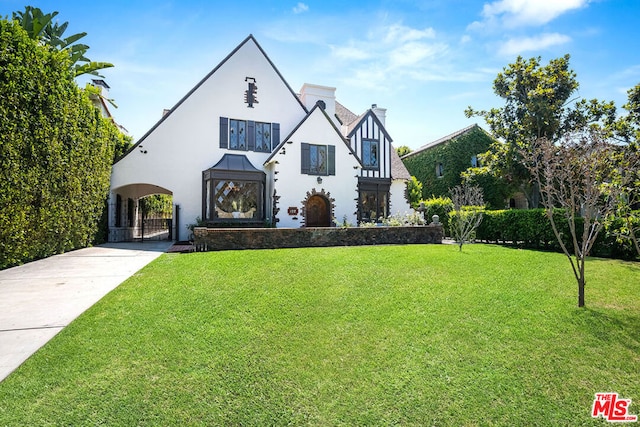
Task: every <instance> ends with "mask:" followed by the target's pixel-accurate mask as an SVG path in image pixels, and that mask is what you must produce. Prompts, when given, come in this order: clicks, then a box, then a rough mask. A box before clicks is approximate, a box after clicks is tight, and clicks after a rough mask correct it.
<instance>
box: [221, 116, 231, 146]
mask: <svg viewBox="0 0 640 427" xmlns="http://www.w3.org/2000/svg"><path fill="white" fill-rule="evenodd" d="M220 148H229V119H228V118H226V117H220Z"/></svg>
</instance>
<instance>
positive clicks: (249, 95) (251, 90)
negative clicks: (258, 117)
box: [244, 77, 259, 108]
mask: <svg viewBox="0 0 640 427" xmlns="http://www.w3.org/2000/svg"><path fill="white" fill-rule="evenodd" d="M244 81H245V82H247V85H248V87H247V90H245V91H244V103H245V104H247V107H249V108H253V104H259V102H258V98H257V96H256V95H257V94H258V86H256V79H255V78H253V77H245V78H244Z"/></svg>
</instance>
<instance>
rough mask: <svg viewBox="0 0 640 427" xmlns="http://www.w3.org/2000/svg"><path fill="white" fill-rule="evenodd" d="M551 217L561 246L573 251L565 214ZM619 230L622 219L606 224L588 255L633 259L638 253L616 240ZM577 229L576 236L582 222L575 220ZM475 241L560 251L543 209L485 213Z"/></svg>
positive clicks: (556, 213)
mask: <svg viewBox="0 0 640 427" xmlns="http://www.w3.org/2000/svg"><path fill="white" fill-rule="evenodd" d="M553 215H554V220H555V221H556V224H557V225H558V229H559V231H560V233H561V234H562V235H563V237H564V238H565V241H564V243H565V244H566V245H567V247H568V248H569V249H570V250H573V243H572V242H571V233H570V232H569V228H568V227H569V225H568V223H567V220H566V218H565V216H564V213H563V212H562V211H561V210H560V209H556V210H555V211H554V213H553ZM622 226H623V221H622V219H616V220H614V221H612V222H611V223H609V224H607V226H606V227H605V229H604V230H603V231H602V232H601V233H600V234H599V236H598V239H597V240H596V242H595V244H594V246H593V249H592V250H591V253H590V255H591V256H599V257H609V258H619V259H627V260H629V259H634V258H635V257H636V256H637V253H636V252H635V249H634V248H633V245H632V244H631V242H629V241H628V240H626V239H620V237H619V230H620V229H621V228H622ZM576 227H577V228H578V233H577V234H578V235H581V233H582V231H581V227H582V221H581V219H580V218H577V219H576ZM476 239H477V240H482V241H485V242H491V243H502V244H505V243H506V244H510V245H513V246H519V247H523V248H534V249H548V250H553V251H560V245H559V244H558V241H557V239H556V237H555V235H554V234H553V230H552V229H551V223H550V221H549V218H548V217H547V215H546V213H545V210H544V209H527V210H520V209H510V210H500V211H485V212H484V219H483V220H482V223H481V224H480V226H479V227H478V229H477V230H476Z"/></svg>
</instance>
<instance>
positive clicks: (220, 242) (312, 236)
mask: <svg viewBox="0 0 640 427" xmlns="http://www.w3.org/2000/svg"><path fill="white" fill-rule="evenodd" d="M193 235H194V246H195V249H196V251H198V252H204V251H222V250H233V249H277V248H304V247H327V246H365V245H403V244H440V243H442V238H443V229H442V225H440V224H438V225H433V224H431V225H425V226H413V227H317V228H315V227H312V228H206V227H195V228H194V230H193Z"/></svg>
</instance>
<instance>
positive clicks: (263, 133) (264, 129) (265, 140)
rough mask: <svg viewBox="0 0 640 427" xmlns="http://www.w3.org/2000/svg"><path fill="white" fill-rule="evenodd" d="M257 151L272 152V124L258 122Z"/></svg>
mask: <svg viewBox="0 0 640 427" xmlns="http://www.w3.org/2000/svg"><path fill="white" fill-rule="evenodd" d="M256 151H262V152H265V153H269V152H271V123H260V122H256Z"/></svg>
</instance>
